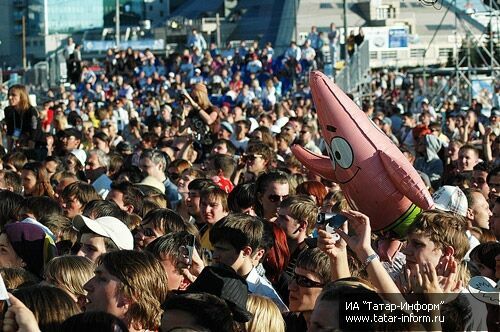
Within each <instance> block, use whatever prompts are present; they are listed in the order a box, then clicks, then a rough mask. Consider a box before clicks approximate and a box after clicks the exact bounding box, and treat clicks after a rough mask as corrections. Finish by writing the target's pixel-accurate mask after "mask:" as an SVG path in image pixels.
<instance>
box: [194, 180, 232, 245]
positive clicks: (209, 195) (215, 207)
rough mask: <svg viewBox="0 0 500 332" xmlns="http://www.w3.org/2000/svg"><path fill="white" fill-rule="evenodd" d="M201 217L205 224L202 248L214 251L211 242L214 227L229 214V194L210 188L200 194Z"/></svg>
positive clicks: (202, 233) (201, 229) (202, 234)
mask: <svg viewBox="0 0 500 332" xmlns="http://www.w3.org/2000/svg"><path fill="white" fill-rule="evenodd" d="M200 197H201V198H200V217H201V220H202V222H203V223H204V224H205V225H204V226H202V227H201V228H200V235H201V247H202V248H204V249H208V250H213V249H214V248H213V245H212V242H211V240H210V232H211V229H212V227H213V226H214V225H215V224H216V223H217V222H218V221H219V220H221V219H222V218H224V217H225V216H227V215H228V214H229V207H228V205H227V193H226V192H225V191H224V190H222V189H221V188H219V187H209V188H207V189H205V190H203V191H202V192H201V193H200Z"/></svg>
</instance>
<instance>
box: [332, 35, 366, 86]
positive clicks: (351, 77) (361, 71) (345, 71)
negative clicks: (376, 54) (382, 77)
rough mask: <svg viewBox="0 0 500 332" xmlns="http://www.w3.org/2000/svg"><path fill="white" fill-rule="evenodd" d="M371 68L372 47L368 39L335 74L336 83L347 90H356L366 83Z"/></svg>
mask: <svg viewBox="0 0 500 332" xmlns="http://www.w3.org/2000/svg"><path fill="white" fill-rule="evenodd" d="M369 70H370V48H369V43H368V41H366V40H365V41H364V42H363V43H362V44H361V45H359V47H358V48H357V49H356V52H354V54H353V55H352V56H351V57H350V58H349V61H348V62H347V63H346V65H345V66H344V68H342V70H341V71H340V72H339V73H338V74H337V75H336V76H335V83H336V84H337V85H338V86H339V87H340V88H341V89H342V90H344V91H345V92H355V91H356V90H357V88H358V87H359V86H360V85H361V84H363V83H364V81H365V78H366V74H367V73H368V71H369Z"/></svg>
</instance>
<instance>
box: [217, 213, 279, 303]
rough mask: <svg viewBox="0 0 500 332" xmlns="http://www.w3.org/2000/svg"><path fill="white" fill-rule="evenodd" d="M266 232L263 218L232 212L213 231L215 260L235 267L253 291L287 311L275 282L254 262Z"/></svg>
mask: <svg viewBox="0 0 500 332" xmlns="http://www.w3.org/2000/svg"><path fill="white" fill-rule="evenodd" d="M263 235H264V224H263V222H262V221H261V220H260V219H259V218H257V217H254V216H250V215H247V214H242V213H235V214H230V215H228V216H227V217H225V218H224V219H222V220H221V221H219V222H218V223H217V224H216V225H215V226H214V227H213V228H212V230H211V232H210V241H211V242H212V244H213V246H214V252H213V262H214V263H216V264H223V265H226V266H229V267H231V268H232V269H233V270H235V271H236V273H237V274H238V275H240V276H241V277H243V278H245V279H246V281H247V283H248V290H249V292H250V293H254V294H258V295H262V296H266V297H269V298H270V299H271V300H273V302H274V303H275V304H276V305H277V306H278V307H279V309H280V311H282V312H286V311H288V308H287V307H286V305H285V304H284V303H283V301H282V300H281V298H280V297H279V295H278V294H277V293H276V291H275V290H274V288H273V286H272V285H271V283H270V282H269V281H268V280H267V279H266V278H264V277H261V276H260V275H259V274H258V272H257V270H256V269H255V267H254V266H253V257H254V256H255V255H256V254H257V252H258V249H259V246H260V241H261V239H262V237H263Z"/></svg>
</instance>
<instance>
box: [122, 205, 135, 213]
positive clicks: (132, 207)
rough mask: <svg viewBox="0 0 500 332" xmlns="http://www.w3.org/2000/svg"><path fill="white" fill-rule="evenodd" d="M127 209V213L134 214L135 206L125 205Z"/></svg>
mask: <svg viewBox="0 0 500 332" xmlns="http://www.w3.org/2000/svg"><path fill="white" fill-rule="evenodd" d="M124 208H125V211H126V212H127V213H128V214H132V212H134V206H133V205H131V204H129V205H125V206H124Z"/></svg>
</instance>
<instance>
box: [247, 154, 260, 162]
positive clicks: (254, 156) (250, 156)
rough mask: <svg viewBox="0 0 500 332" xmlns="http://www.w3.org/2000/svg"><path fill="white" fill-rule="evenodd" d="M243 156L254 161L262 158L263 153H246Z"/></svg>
mask: <svg viewBox="0 0 500 332" xmlns="http://www.w3.org/2000/svg"><path fill="white" fill-rule="evenodd" d="M243 158H245V160H249V161H252V160H255V159H257V158H262V155H261V154H246V155H244V156H243Z"/></svg>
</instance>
